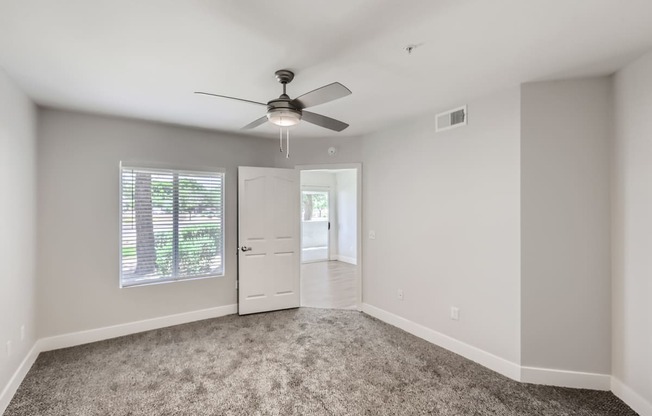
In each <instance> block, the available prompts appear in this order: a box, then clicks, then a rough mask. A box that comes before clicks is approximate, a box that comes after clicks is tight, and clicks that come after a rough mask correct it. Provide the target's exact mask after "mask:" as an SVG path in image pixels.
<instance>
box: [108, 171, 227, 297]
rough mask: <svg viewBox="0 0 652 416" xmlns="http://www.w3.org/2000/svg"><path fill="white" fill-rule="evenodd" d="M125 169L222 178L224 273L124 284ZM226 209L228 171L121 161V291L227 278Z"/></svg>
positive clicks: (119, 258)
mask: <svg viewBox="0 0 652 416" xmlns="http://www.w3.org/2000/svg"><path fill="white" fill-rule="evenodd" d="M125 169H151V170H157V171H160V172H162V173H166V172H167V173H173V174H174V173H176V174H178V175H183V174H187V175H192V174H211V175H214V174H219V175H221V176H222V204H221V207H220V208H221V209H220V218H221V222H222V224H221V228H222V236H221V237H222V273H221V274H215V273H208V274H205V275H196V276H192V277H181V278H179V277H166V278H159V279H155V280H154V279H153V280H152V281H146V280H145V281H142V282H136V283H132V284H124V283H123V274H122V201H123V199H122V196H123V195H122V191H123V189H122V172H123V170H125ZM225 207H226V169H225V168H218V167H190V168H188V167H176V166H170V165H165V164H158V163H148V162H123V161H120V163H119V166H118V285H119V288H120V289H128V288H134V287H141V286H151V285H160V284H167V283H176V282H189V281H193V280H204V279H213V278H220V277H225V276H226V266H227V261H226V229H225V228H226V218H225Z"/></svg>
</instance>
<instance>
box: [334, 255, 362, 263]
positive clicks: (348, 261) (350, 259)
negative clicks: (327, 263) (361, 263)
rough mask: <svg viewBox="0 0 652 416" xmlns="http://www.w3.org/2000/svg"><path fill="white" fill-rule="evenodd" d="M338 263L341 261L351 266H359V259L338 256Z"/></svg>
mask: <svg viewBox="0 0 652 416" xmlns="http://www.w3.org/2000/svg"><path fill="white" fill-rule="evenodd" d="M337 261H341V262H344V263H349V264H354V265H357V264H358V259H356V258H355V257H346V256H340V255H338V256H337Z"/></svg>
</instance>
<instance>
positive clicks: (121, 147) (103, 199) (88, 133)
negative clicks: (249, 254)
mask: <svg viewBox="0 0 652 416" xmlns="http://www.w3.org/2000/svg"><path fill="white" fill-rule="evenodd" d="M38 140H39V142H38V164H39V174H38V187H39V214H38V240H39V246H38V248H39V262H38V276H39V281H38V304H39V306H40V311H39V335H40V336H42V337H43V336H50V335H56V334H63V333H68V332H74V331H80V330H85V329H91V328H100V327H104V326H109V325H116V324H121V323H127V322H133V321H138V320H143V319H148V318H154V317H160V316H165V315H170V314H176V313H182V312H189V311H195V310H200V309H206V308H211V307H216V306H222V305H229V304H235V303H236V290H235V279H236V253H235V247H236V240H237V236H236V226H237V224H236V214H237V213H236V206H237V198H236V189H237V181H236V175H237V170H236V169H237V166H239V165H252V166H270V165H272V164H273V163H272V162H273V156H271V154H273V153H274V151H275V146H274V142H273V141H270V140H265V139H258V138H249V137H243V136H234V135H226V134H219V133H215V132H209V131H202V130H193V129H187V128H180V127H173V126H168V125H163V124H154V123H148V122H142V121H132V120H125V119H118V118H109V117H101V116H94V115H87V114H79V113H70V112H64V111H56V110H43V111H42V112H40V116H39V137H38ZM276 152H278V150H276ZM121 160H122V161H131V162H156V163H163V164H169V165H170V166H179V167H183V168H207V167H209V168H210V167H221V168H226V189H225V195H226V206H225V216H226V217H225V221H226V227H225V231H226V241H225V243H226V263H225V264H226V276H225V277H222V278H212V279H205V280H195V281H187V282H180V283H173V284H162V285H153V286H143V287H134V288H128V289H119V288H118V270H119V265H118V223H119V207H118V205H119V202H118V189H119V188H118V182H119V170H118V164H119V162H120V161H121Z"/></svg>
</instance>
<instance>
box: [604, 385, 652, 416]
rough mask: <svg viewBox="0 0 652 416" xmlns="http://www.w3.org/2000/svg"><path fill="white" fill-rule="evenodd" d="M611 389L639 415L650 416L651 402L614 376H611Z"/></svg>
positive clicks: (651, 410)
mask: <svg viewBox="0 0 652 416" xmlns="http://www.w3.org/2000/svg"><path fill="white" fill-rule="evenodd" d="M611 391H612V392H613V394H615V395H616V396H617V397H618V398H619V399H620V400H622V401H624V402H625V403H626V404H627V405H628V406H629V407H631V408H632V409H633V410H634V411H635V412H636V413H638V414H639V415H640V416H652V403H650V402H648V401H647V400H645V399H644V398H643V397H641V395H639V394H638V393H636V392H635V391H634V390H632V389H631V388H630V387H628V386H627V385H625V384H624V383H623V382H622V381H620V380H619V379H617V378H616V377H614V376H612V377H611Z"/></svg>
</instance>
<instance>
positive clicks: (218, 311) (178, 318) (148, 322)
mask: <svg viewBox="0 0 652 416" xmlns="http://www.w3.org/2000/svg"><path fill="white" fill-rule="evenodd" d="M237 312H238V305H226V306H217V307H215V308H208V309H202V310H198V311H192V312H184V313H179V314H176V315H168V316H162V317H159V318H152V319H145V320H142V321H136V322H128V323H126V324H119V325H112V326H106V327H103V328H97V329H90V330H87V331H80V332H72V333H69V334H63V335H57V336H53V337H47V338H41V339H40V340H38V344H40V351H41V352H44V351H51V350H57V349H60V348H68V347H74V346H77V345H82V344H88V343H90V342H97V341H103V340H105V339H111V338H117V337H122V336H125V335H131V334H136V333H139V332H144V331H151V330H153V329H159V328H165V327H168V326H174V325H180V324H185V323H188V322H195V321H201V320H202V319H211V318H219V317H220V316H225V315H231V314H234V313H237Z"/></svg>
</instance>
